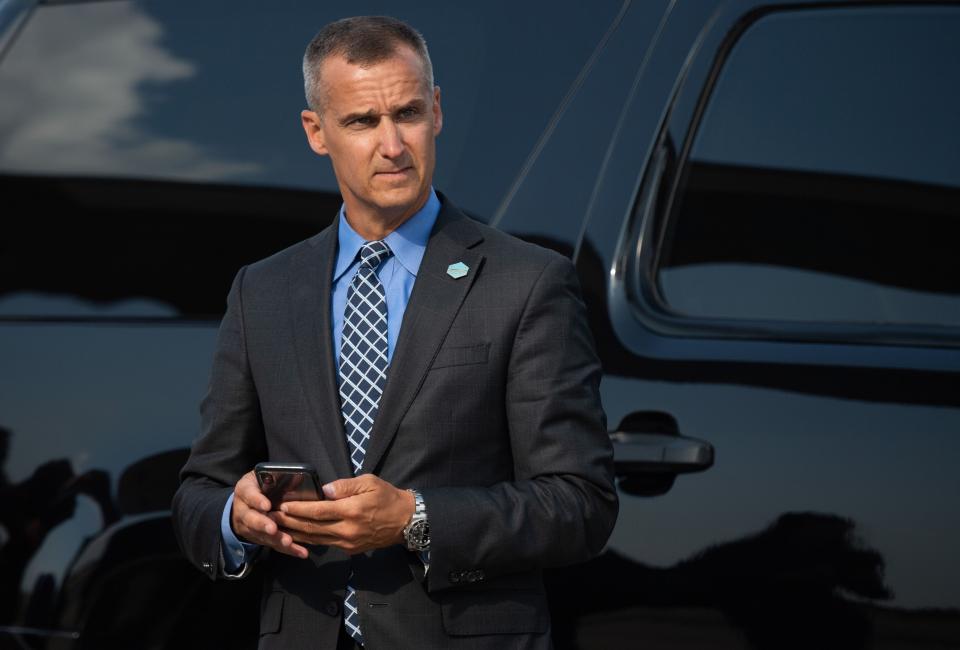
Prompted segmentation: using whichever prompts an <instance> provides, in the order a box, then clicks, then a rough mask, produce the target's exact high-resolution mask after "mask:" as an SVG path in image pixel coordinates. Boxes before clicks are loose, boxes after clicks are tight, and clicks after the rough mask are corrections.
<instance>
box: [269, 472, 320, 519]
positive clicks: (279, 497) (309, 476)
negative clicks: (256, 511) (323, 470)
mask: <svg viewBox="0 0 960 650" xmlns="http://www.w3.org/2000/svg"><path fill="white" fill-rule="evenodd" d="M253 473H254V474H256V475H257V483H259V484H260V491H261V492H263V493H264V495H266V497H267V498H268V499H270V507H271V508H272V509H274V510H276V509H277V508H279V507H280V504H281V503H283V502H284V501H319V500H321V499H323V491H322V490H321V489H320V479H319V477H317V470H315V469H314V468H313V467H312V466H311V465H307V464H305V463H257V466H256V467H254V468H253Z"/></svg>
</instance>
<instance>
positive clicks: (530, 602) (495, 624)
mask: <svg viewBox="0 0 960 650" xmlns="http://www.w3.org/2000/svg"><path fill="white" fill-rule="evenodd" d="M440 599H441V600H440V612H441V616H442V617H443V628H444V630H446V632H447V634H450V635H451V636H469V635H475V634H543V633H544V632H546V631H547V630H548V629H549V628H550V613H549V610H548V609H547V599H546V595H545V594H544V592H542V591H534V590H526V589H522V590H521V589H489V590H483V591H474V590H463V591H461V590H456V589H452V590H448V591H446V592H444V593H443V594H442V595H441V596H440Z"/></svg>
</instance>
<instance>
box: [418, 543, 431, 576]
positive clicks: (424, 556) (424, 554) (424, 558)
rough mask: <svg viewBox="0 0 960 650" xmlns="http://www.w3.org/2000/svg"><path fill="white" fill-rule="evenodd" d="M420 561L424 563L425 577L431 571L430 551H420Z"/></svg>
mask: <svg viewBox="0 0 960 650" xmlns="http://www.w3.org/2000/svg"><path fill="white" fill-rule="evenodd" d="M420 561H421V562H423V575H427V572H428V571H430V549H429V548H428V549H427V550H425V551H420Z"/></svg>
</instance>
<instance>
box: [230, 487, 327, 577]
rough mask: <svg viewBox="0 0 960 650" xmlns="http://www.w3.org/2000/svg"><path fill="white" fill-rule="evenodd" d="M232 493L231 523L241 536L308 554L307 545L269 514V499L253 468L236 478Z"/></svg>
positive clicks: (280, 549)
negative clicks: (278, 524)
mask: <svg viewBox="0 0 960 650" xmlns="http://www.w3.org/2000/svg"><path fill="white" fill-rule="evenodd" d="M233 493H234V498H233V509H232V511H231V512H230V525H231V526H232V528H233V532H234V533H236V535H237V536H238V537H239V538H240V539H242V540H243V541H246V542H249V543H253V544H259V545H261V546H267V547H269V548H272V549H273V550H275V551H278V552H280V553H285V554H287V555H292V556H294V557H298V558H302V559H305V558H306V557H307V555H308V552H307V549H306V548H304V547H303V546H302V545H300V544H297V543H296V541H295V540H294V539H293V537H292V536H291V535H290V534H289V533H287V532H284V531H281V530H280V529H279V527H278V526H277V524H276V522H275V521H273V520H272V519H271V518H270V517H269V516H267V513H268V512H270V500H269V499H268V498H267V497H265V496H264V495H263V493H262V492H260V487H259V486H258V485H257V480H256V478H255V477H254V475H253V472H248V473H247V474H244V475H243V477H241V478H240V480H239V481H237V484H236V486H235V487H234V491H233Z"/></svg>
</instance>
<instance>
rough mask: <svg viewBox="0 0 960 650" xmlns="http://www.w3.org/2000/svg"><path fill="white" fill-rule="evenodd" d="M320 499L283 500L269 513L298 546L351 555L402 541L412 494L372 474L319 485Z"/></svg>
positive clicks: (411, 509) (411, 511) (410, 513)
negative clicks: (316, 546)
mask: <svg viewBox="0 0 960 650" xmlns="http://www.w3.org/2000/svg"><path fill="white" fill-rule="evenodd" d="M323 493H324V496H326V500H324V501H288V502H286V503H283V504H281V506H280V510H279V511H274V512H271V513H270V514H269V516H270V517H271V518H273V520H274V521H275V522H277V525H278V526H280V527H281V528H283V529H284V530H285V531H286V532H287V533H289V534H290V536H291V537H293V539H294V541H296V542H299V543H301V544H323V545H326V546H336V547H337V548H341V549H343V550H344V551H346V552H347V553H349V554H351V555H354V554H356V553H363V552H364V551H369V550H372V549H375V548H384V547H387V546H392V545H393V544H401V543H403V529H404V528H405V527H406V525H407V523H409V522H410V518H411V517H412V516H413V512H414V509H415V507H416V506H415V503H414V498H413V494H412V493H411V492H409V491H407V490H401V489H399V488H396V487H394V486H393V485H391V484H390V483H388V482H386V481H384V480H383V479H381V478H379V477H377V476H374V475H373V474H362V475H360V476H358V477H356V478H347V479H340V480H339V481H334V482H333V483H328V484H326V485H324V486H323Z"/></svg>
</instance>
